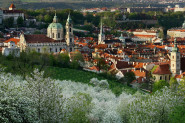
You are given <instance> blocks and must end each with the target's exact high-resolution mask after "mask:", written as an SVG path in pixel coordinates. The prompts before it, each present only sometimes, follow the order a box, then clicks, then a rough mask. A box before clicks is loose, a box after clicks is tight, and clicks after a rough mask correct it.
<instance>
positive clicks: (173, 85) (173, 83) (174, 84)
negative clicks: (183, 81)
mask: <svg viewBox="0 0 185 123" xmlns="http://www.w3.org/2000/svg"><path fill="white" fill-rule="evenodd" d="M169 84H170V88H171V89H173V90H177V89H178V85H179V84H178V82H177V80H176V78H175V77H172V78H171V79H170V82H169Z"/></svg>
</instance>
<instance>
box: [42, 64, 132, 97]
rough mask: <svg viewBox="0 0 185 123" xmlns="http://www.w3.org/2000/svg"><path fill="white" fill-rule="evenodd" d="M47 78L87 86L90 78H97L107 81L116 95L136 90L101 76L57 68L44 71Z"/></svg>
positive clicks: (48, 68)
mask: <svg viewBox="0 0 185 123" xmlns="http://www.w3.org/2000/svg"><path fill="white" fill-rule="evenodd" d="M44 71H45V72H46V74H47V76H49V77H51V78H53V79H59V80H71V81H75V82H82V83H86V84H89V81H90V80H91V79H92V78H98V79H99V80H105V79H106V80H107V81H108V82H109V86H110V89H111V90H112V92H113V93H115V94H116V95H119V94H121V93H122V92H123V91H124V92H126V93H129V94H134V93H135V92H136V90H134V89H133V88H131V87H128V86H126V85H123V84H121V83H119V82H118V81H117V80H116V79H107V78H105V77H103V76H102V75H99V74H96V73H93V72H87V71H83V70H76V69H69V68H57V67H47V68H45V70H44Z"/></svg>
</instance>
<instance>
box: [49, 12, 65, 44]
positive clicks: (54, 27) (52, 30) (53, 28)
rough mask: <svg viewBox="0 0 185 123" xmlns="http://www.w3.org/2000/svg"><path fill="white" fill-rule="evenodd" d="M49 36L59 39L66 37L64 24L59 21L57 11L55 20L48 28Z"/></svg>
mask: <svg viewBox="0 0 185 123" xmlns="http://www.w3.org/2000/svg"><path fill="white" fill-rule="evenodd" d="M47 36H48V37H49V38H52V39H54V40H57V41H58V40H62V39H64V34H63V26H62V24H60V23H58V18H57V16H56V13H55V16H54V18H53V22H52V23H51V24H50V25H49V26H48V28H47Z"/></svg>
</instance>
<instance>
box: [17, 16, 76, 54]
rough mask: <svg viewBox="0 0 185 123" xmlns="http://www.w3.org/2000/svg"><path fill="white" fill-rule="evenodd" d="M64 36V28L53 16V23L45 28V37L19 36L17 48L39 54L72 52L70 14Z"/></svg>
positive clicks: (72, 38) (72, 40)
mask: <svg viewBox="0 0 185 123" xmlns="http://www.w3.org/2000/svg"><path fill="white" fill-rule="evenodd" d="M65 29H66V34H64V27H63V26H62V24H61V23H59V22H58V18H57V16H56V14H55V16H54V18H53V22H52V23H51V24H49V26H48V28H47V35H44V34H39V35H25V34H21V36H20V42H19V43H18V47H20V49H21V51H25V50H26V49H30V50H34V51H37V52H40V53H46V52H47V53H59V52H61V50H66V51H68V52H73V51H74V35H73V23H72V19H71V16H70V14H69V15H68V18H67V21H66V26H65Z"/></svg>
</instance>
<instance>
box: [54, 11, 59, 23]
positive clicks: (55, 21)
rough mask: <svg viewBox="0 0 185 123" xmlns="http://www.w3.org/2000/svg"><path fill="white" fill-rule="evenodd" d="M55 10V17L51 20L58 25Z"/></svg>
mask: <svg viewBox="0 0 185 123" xmlns="http://www.w3.org/2000/svg"><path fill="white" fill-rule="evenodd" d="M56 13H57V12H56V10H55V16H54V18H53V23H58V18H57V14H56Z"/></svg>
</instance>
